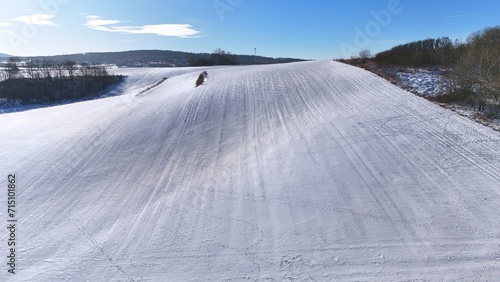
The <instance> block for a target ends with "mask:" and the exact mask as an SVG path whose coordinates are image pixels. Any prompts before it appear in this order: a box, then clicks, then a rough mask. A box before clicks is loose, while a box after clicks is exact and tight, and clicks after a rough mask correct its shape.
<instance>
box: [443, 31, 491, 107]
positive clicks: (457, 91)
mask: <svg viewBox="0 0 500 282" xmlns="http://www.w3.org/2000/svg"><path fill="white" fill-rule="evenodd" d="M456 49H457V50H458V53H459V56H458V59H457V61H456V62H455V64H453V66H452V71H451V72H450V80H451V81H452V87H451V89H450V96H452V97H457V98H465V99H466V101H468V102H470V103H471V105H472V106H473V107H474V109H476V107H477V109H478V110H479V111H483V110H485V107H486V104H487V102H488V101H492V103H491V104H493V106H494V107H495V108H496V111H497V112H498V107H499V106H500V105H499V102H500V26H498V27H494V28H487V29H485V30H483V31H480V32H476V33H474V34H472V35H471V36H469V38H468V39H467V42H465V43H463V44H460V45H458V46H456Z"/></svg>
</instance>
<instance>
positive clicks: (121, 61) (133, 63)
mask: <svg viewBox="0 0 500 282" xmlns="http://www.w3.org/2000/svg"><path fill="white" fill-rule="evenodd" d="M193 56H210V54H208V53H188V52H181V51H169V50H135V51H124V52H103V53H83V54H71V55H58V56H48V57H47V56H44V57H36V58H39V59H42V60H43V59H50V60H55V61H63V60H72V61H75V62H77V63H81V62H87V63H97V64H115V65H117V66H127V67H155V66H156V67H166V66H187V65H188V64H189V59H190V58H191V57H193ZM236 56H237V58H238V61H239V63H240V64H241V65H251V64H254V62H255V63H256V64H276V63H287V62H298V61H304V60H302V59H295V58H269V57H262V56H256V57H255V58H254V56H251V55H236Z"/></svg>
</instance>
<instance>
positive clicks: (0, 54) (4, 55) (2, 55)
mask: <svg viewBox="0 0 500 282" xmlns="http://www.w3.org/2000/svg"><path fill="white" fill-rule="evenodd" d="M8 57H12V56H11V55H7V54H4V53H0V58H8Z"/></svg>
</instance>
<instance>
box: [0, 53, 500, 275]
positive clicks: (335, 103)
mask: <svg viewBox="0 0 500 282" xmlns="http://www.w3.org/2000/svg"><path fill="white" fill-rule="evenodd" d="M201 70H208V76H209V77H208V81H207V82H206V83H205V85H202V86H200V87H198V88H195V87H194V83H195V80H196V78H197V76H198V74H199V73H200V72H201ZM116 72H117V73H120V74H125V75H128V76H129V77H128V79H127V81H125V83H124V84H123V85H122V86H120V87H118V88H117V89H115V91H116V92H117V93H113V94H123V95H120V96H115V97H111V98H106V99H101V100H94V101H86V102H81V103H75V104H70V105H63V106H58V107H52V108H44V109H38V110H32V111H26V112H19V113H10V114H2V115H0V136H1V138H0V148H2V150H1V151H0V160H1V161H0V172H1V173H3V176H2V178H3V179H4V181H2V185H3V186H4V187H7V182H6V180H7V175H8V174H9V173H15V174H16V181H17V193H18V195H17V199H16V202H17V210H18V211H17V216H18V223H17V224H18V230H17V232H18V234H17V237H18V238H19V240H18V247H17V253H16V255H17V258H18V261H17V267H18V269H17V272H18V273H17V274H15V275H12V274H9V273H7V270H6V269H5V268H6V266H5V263H2V264H3V265H4V267H3V268H2V269H3V270H2V272H1V274H0V280H1V281H7V280H8V281H61V280H68V281H70V280H71V281H353V280H357V281H373V280H379V281H387V280H424V281H427V280H446V279H459V280H462V279H463V280H495V279H496V278H498V277H500V220H499V218H500V142H499V141H500V135H499V134H498V133H497V132H494V131H492V130H490V129H488V128H485V127H482V126H481V125H478V124H476V123H474V122H472V121H469V120H468V119H466V118H463V117H460V116H458V115H456V114H455V113H453V112H451V111H447V110H445V109H442V108H440V107H438V106H436V105H433V104H431V103H429V102H427V101H426V100H424V99H422V98H419V97H416V96H414V95H412V94H410V93H408V92H406V91H403V90H401V89H399V88H397V87H396V86H393V85H391V84H390V83H389V82H386V81H385V80H382V79H380V78H378V77H377V76H375V75H373V74H371V73H369V72H366V71H363V70H360V69H358V68H354V67H350V66H347V65H343V64H340V63H335V62H303V63H292V64H283V65H268V66H244V67H219V68H208V69H207V68H204V69H132V70H116ZM165 77H168V79H167V80H165V81H164V82H163V83H161V84H159V85H158V86H156V87H154V88H152V89H150V90H149V91H146V92H143V93H142V94H140V95H137V94H139V93H141V92H142V90H144V89H147V88H148V87H150V86H153V85H155V84H157V83H158V82H159V81H161V80H162V79H163V78H165ZM0 197H1V198H0V199H1V202H2V203H3V205H4V206H3V207H2V208H1V210H2V212H1V213H0V215H1V218H2V219H3V220H4V222H6V218H7V215H6V210H7V208H6V197H7V188H5V189H4V190H3V192H1V193H0ZM0 236H1V237H0V238H1V241H2V245H3V247H2V248H0V250H1V251H2V254H4V255H3V257H4V260H6V258H5V256H6V253H7V244H6V242H7V237H8V236H9V234H8V233H7V230H5V228H4V231H2V232H0Z"/></svg>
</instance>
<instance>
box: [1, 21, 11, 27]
mask: <svg viewBox="0 0 500 282" xmlns="http://www.w3.org/2000/svg"><path fill="white" fill-rule="evenodd" d="M9 25H10V23H4V22H0V27H3V26H9Z"/></svg>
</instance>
